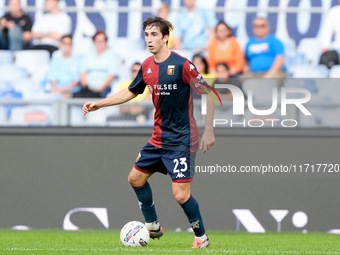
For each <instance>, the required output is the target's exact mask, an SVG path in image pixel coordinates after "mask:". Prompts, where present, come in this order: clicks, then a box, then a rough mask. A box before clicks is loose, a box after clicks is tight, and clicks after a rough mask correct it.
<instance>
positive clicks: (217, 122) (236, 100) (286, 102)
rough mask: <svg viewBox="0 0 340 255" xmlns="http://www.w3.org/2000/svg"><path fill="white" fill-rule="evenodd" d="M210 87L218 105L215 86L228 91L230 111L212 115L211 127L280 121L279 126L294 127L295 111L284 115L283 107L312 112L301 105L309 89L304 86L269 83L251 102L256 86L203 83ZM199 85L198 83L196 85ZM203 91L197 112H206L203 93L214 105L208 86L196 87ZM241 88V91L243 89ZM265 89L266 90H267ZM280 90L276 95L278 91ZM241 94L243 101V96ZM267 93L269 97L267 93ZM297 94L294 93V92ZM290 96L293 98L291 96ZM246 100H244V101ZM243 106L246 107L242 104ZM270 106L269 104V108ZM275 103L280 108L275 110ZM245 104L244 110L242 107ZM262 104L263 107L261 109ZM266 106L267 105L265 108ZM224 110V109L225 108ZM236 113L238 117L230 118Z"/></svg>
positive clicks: (256, 124)
mask: <svg viewBox="0 0 340 255" xmlns="http://www.w3.org/2000/svg"><path fill="white" fill-rule="evenodd" d="M205 86H206V87H209V89H210V90H211V91H213V92H214V93H215V94H216V96H217V98H218V99H219V101H220V104H221V106H222V101H221V97H220V95H219V94H218V92H217V91H216V90H215V89H217V90H218V89H228V90H229V91H230V93H231V94H232V115H233V118H231V119H227V118H224V119H223V118H221V116H218V117H219V118H215V119H214V127H216V126H219V127H223V126H226V125H228V126H230V127H251V128H252V127H262V126H265V125H266V124H267V126H269V127H275V126H277V124H280V125H281V127H296V126H297V125H298V118H297V117H296V116H298V114H296V115H295V117H294V118H292V117H291V116H290V118H287V107H290V106H292V107H296V108H295V110H298V111H300V112H302V114H304V115H306V116H311V115H312V114H311V113H310V112H309V111H308V110H307V109H306V107H305V106H304V105H303V104H305V103H307V102H308V101H310V99H311V93H310V91H308V90H307V89H305V88H293V87H282V88H281V89H280V90H279V89H278V88H277V87H273V88H272V91H271V93H270V91H268V90H267V91H266V95H263V97H262V96H261V97H260V99H261V100H257V102H254V90H255V89H256V88H251V87H248V88H246V89H244V91H242V89H240V88H239V87H238V86H235V85H232V84H215V86H214V88H215V89H214V88H212V87H211V86H209V85H205ZM199 88H200V87H199ZM200 89H202V90H204V91H205V92H206V93H207V94H203V95H202V97H201V114H202V115H206V114H207V95H209V96H210V97H211V98H212V99H213V100H214V103H215V105H216V106H217V103H216V100H215V98H214V95H213V94H212V93H211V92H209V91H208V88H205V89H203V88H200ZM244 92H245V93H244ZM268 92H269V93H268ZM279 92H280V95H279ZM245 94H246V96H247V101H246V100H245ZM270 95H271V101H269V100H270V98H268V96H270ZM297 95H298V96H297ZM294 96H295V97H296V98H294ZM245 102H246V103H245ZM246 106H247V108H246ZM269 107H270V108H269ZM278 107H279V108H280V109H281V110H280V111H278ZM224 108H225V109H226V111H227V110H228V109H230V108H228V106H224V107H223V108H221V109H222V110H223V109H224ZM245 108H246V110H245ZM264 108H265V109H264ZM268 108H269V109H268ZM226 111H225V112H226ZM247 111H248V116H251V118H245V112H247ZM220 112H221V111H220ZM235 116H237V117H238V118H234V117H235Z"/></svg>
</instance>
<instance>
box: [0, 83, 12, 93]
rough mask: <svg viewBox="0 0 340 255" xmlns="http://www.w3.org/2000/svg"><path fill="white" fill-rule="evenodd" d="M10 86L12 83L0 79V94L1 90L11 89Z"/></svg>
mask: <svg viewBox="0 0 340 255" xmlns="http://www.w3.org/2000/svg"><path fill="white" fill-rule="evenodd" d="M12 88H13V85H12V83H11V82H9V81H2V80H0V94H1V92H3V91H7V90H11V89H12Z"/></svg>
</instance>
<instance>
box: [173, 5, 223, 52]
mask: <svg viewBox="0 0 340 255" xmlns="http://www.w3.org/2000/svg"><path fill="white" fill-rule="evenodd" d="M184 4H185V6H186V9H185V10H184V11H182V12H180V13H179V15H178V18H177V23H176V29H175V31H174V32H175V41H174V48H175V49H177V50H180V49H184V50H193V51H196V52H200V51H203V50H205V49H206V47H207V44H208V39H209V36H210V38H212V33H213V27H215V26H216V24H217V19H216V17H215V16H214V15H213V13H211V12H210V11H209V10H206V9H201V8H198V7H196V6H195V0H184ZM207 30H208V33H207Z"/></svg>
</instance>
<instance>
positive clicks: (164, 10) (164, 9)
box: [157, 3, 174, 49]
mask: <svg viewBox="0 0 340 255" xmlns="http://www.w3.org/2000/svg"><path fill="white" fill-rule="evenodd" d="M169 13H170V6H169V5H168V4H166V3H162V5H161V7H160V8H159V10H158V14H157V16H158V17H161V18H163V19H165V20H169ZM173 44H174V33H173V31H171V32H170V35H169V40H168V47H169V48H170V49H171V48H172V47H173Z"/></svg>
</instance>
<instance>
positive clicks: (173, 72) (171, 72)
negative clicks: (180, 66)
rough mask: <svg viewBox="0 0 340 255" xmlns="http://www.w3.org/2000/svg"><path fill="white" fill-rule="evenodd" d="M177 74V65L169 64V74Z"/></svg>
mask: <svg viewBox="0 0 340 255" xmlns="http://www.w3.org/2000/svg"><path fill="white" fill-rule="evenodd" d="M174 74H175V66H174V65H171V66H168V75H174Z"/></svg>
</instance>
